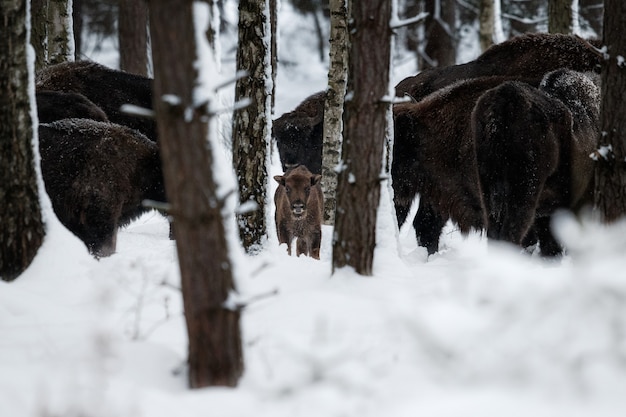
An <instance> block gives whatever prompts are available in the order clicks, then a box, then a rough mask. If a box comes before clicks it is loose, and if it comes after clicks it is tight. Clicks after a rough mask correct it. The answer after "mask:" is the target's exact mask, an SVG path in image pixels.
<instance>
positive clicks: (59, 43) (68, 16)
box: [48, 0, 74, 65]
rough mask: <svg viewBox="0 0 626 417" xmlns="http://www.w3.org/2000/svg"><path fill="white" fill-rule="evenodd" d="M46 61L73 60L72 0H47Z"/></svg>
mask: <svg viewBox="0 0 626 417" xmlns="http://www.w3.org/2000/svg"><path fill="white" fill-rule="evenodd" d="M48 22H49V26H48V63H49V64H52V65H53V64H59V63H61V62H67V61H73V60H74V30H73V25H72V0H49V5H48Z"/></svg>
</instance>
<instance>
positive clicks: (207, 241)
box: [150, 0, 243, 388]
mask: <svg viewBox="0 0 626 417" xmlns="http://www.w3.org/2000/svg"><path fill="white" fill-rule="evenodd" d="M193 3H194V2H193V1H191V0H186V1H180V0H151V1H150V19H151V24H150V28H151V37H152V40H153V43H152V45H153V48H152V51H153V59H154V97H155V102H154V108H155V110H156V114H157V126H158V129H159V145H160V148H161V158H162V160H163V172H164V176H165V188H166V193H167V196H168V201H169V203H170V205H171V214H172V215H173V217H174V222H175V224H176V227H175V228H174V232H175V237H176V246H177V250H178V258H179V263H180V272H181V281H182V291H183V302H184V308H185V319H186V322H187V331H188V334H189V384H190V386H191V387H193V388H199V387H204V386H210V385H225V386H235V385H236V384H237V381H238V379H239V377H240V375H241V373H242V371H243V360H242V346H241V335H240V329H239V312H238V311H236V310H232V309H230V308H228V306H226V305H225V303H226V300H227V298H228V296H229V294H230V293H231V292H232V291H234V290H235V283H234V278H233V269H232V262H231V260H230V257H229V245H228V241H227V239H226V235H225V224H224V221H225V219H224V218H223V216H228V218H229V219H230V220H231V221H232V217H231V216H234V213H223V210H222V208H223V205H224V198H226V197H225V196H223V195H219V194H218V193H217V184H216V182H215V177H214V173H213V167H214V164H215V158H219V156H217V155H219V150H217V149H215V148H216V146H217V145H216V143H217V138H214V137H209V132H208V122H207V117H206V116H207V115H206V111H203V110H202V109H203V108H204V107H199V103H197V102H196V101H194V91H197V89H198V88H199V86H198V83H197V80H198V77H199V74H200V72H201V71H210V70H211V68H198V67H197V66H196V63H197V61H198V56H197V49H198V48H197V47H196V46H197V45H196V34H195V31H196V30H198V29H194V15H195V13H196V12H197V7H196V8H195V7H194V6H193ZM205 6H206V5H205ZM204 29H206V28H202V30H204ZM157 98H162V99H157ZM207 140H208V142H207ZM216 154H217V155H216ZM220 175H222V174H221V173H220ZM233 227H234V225H233Z"/></svg>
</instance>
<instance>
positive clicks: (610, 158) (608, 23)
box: [595, 0, 626, 222]
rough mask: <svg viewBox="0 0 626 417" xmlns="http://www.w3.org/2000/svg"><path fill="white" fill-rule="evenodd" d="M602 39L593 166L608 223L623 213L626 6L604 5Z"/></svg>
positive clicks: (608, 0)
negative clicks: (599, 131)
mask: <svg viewBox="0 0 626 417" xmlns="http://www.w3.org/2000/svg"><path fill="white" fill-rule="evenodd" d="M603 26H604V40H603V44H604V45H605V46H606V47H607V52H606V53H607V55H608V59H607V61H605V63H604V65H603V66H602V102H601V105H600V120H601V126H602V137H601V140H600V146H601V152H598V153H599V155H605V156H604V157H602V156H598V158H597V161H598V162H597V164H596V172H595V175H596V183H595V205H596V207H597V209H598V210H599V212H600V215H601V216H602V217H603V219H604V220H605V221H607V222H613V221H615V220H617V219H619V218H620V217H622V216H624V214H626V163H625V162H624V161H625V160H626V159H625V158H626V115H625V114H624V109H625V108H626V62H624V57H626V37H624V34H623V29H624V27H626V4H625V3H624V1H623V0H605V2H604V25H603Z"/></svg>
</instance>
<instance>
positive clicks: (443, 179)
mask: <svg viewBox="0 0 626 417" xmlns="http://www.w3.org/2000/svg"><path fill="white" fill-rule="evenodd" d="M509 79H510V78H505V77H482V78H475V79H471V80H466V81H463V82H459V83H456V84H453V85H451V86H449V87H446V88H443V89H441V90H439V91H437V92H435V93H433V94H431V95H430V96H428V97H426V98H425V99H424V100H422V101H420V102H417V103H403V104H398V105H396V106H394V110H393V111H394V122H395V126H394V129H395V130H394V132H395V133H394V149H393V161H392V165H391V175H392V179H393V189H394V203H395V208H396V216H397V220H398V225H399V226H401V225H402V224H403V223H404V222H405V220H406V217H407V215H408V213H409V210H410V208H411V204H412V203H413V200H414V198H415V196H416V195H417V194H419V195H420V203H419V204H420V205H419V209H418V212H417V215H416V216H415V219H414V221H413V225H414V227H415V233H416V237H417V241H418V244H419V245H421V246H425V247H426V248H427V250H428V253H429V254H432V253H435V252H437V250H438V248H439V236H440V234H441V230H442V228H443V226H444V225H445V222H446V221H447V220H448V218H451V219H452V220H453V221H455V222H456V223H457V224H458V225H459V228H460V230H461V232H463V233H468V232H469V231H470V229H475V230H481V229H482V228H483V227H485V226H486V224H487V219H486V215H485V206H484V204H483V201H482V192H481V189H480V184H479V180H478V167H477V163H476V149H475V146H474V141H473V137H472V132H471V123H470V121H471V112H472V108H473V106H474V104H475V103H476V101H477V100H478V98H479V97H480V95H481V94H483V93H484V92H485V91H487V90H488V89H490V88H493V87H495V86H497V85H499V84H501V83H502V82H504V81H507V80H509ZM529 82H532V83H533V84H534V85H538V84H539V80H529Z"/></svg>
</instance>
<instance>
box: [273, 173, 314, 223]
mask: <svg viewBox="0 0 626 417" xmlns="http://www.w3.org/2000/svg"><path fill="white" fill-rule="evenodd" d="M321 178H322V176H321V175H319V174H311V173H310V172H308V170H307V173H300V172H291V173H288V174H285V175H276V176H274V179H275V180H276V182H278V184H280V185H282V186H283V187H285V194H286V195H287V200H288V201H289V208H290V210H291V213H292V214H293V216H294V217H296V218H300V217H302V216H304V215H305V214H306V210H307V202H308V200H309V195H310V194H311V187H313V186H315V185H317V184H318V183H319V182H320V180H321Z"/></svg>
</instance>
